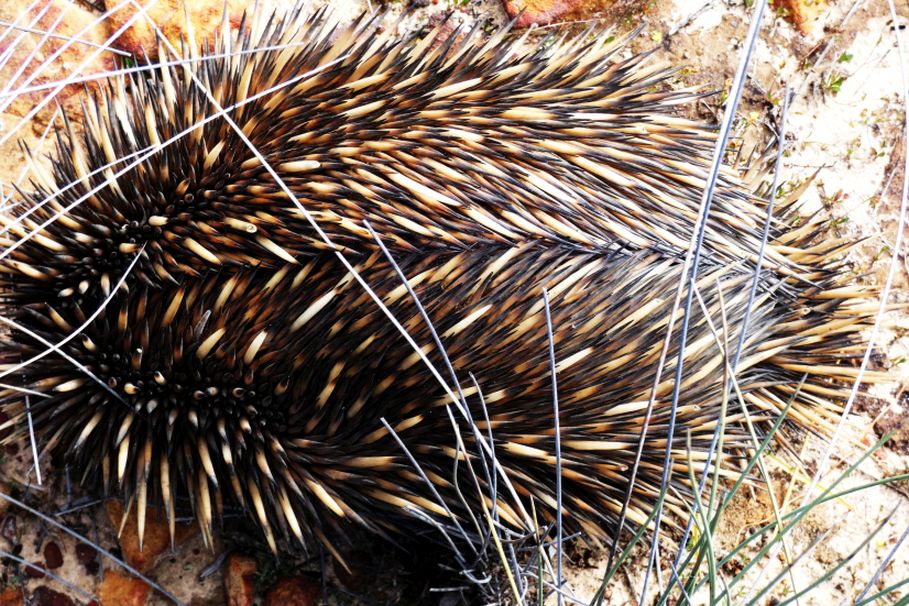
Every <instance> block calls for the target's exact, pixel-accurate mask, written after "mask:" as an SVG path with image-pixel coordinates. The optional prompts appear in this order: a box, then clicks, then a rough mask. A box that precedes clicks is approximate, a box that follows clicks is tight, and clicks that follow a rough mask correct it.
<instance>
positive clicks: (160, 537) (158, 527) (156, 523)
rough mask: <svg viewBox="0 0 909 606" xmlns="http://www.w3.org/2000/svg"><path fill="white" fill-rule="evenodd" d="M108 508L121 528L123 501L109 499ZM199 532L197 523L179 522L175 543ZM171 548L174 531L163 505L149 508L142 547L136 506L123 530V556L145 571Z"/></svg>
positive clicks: (138, 568)
mask: <svg viewBox="0 0 909 606" xmlns="http://www.w3.org/2000/svg"><path fill="white" fill-rule="evenodd" d="M106 509H107V516H108V518H109V519H110V523H111V525H112V526H113V527H114V529H115V530H119V529H120V523H121V520H122V519H123V505H122V504H121V503H120V501H117V500H115V499H111V500H109V501H108V502H107V503H106ZM196 532H198V528H197V527H196V526H195V525H194V524H177V526H176V529H175V532H174V545H179V544H181V543H183V542H184V541H186V539H188V538H189V537H191V536H193V535H194V534H196ZM168 548H170V532H169V530H168V527H167V520H166V519H165V517H164V512H163V510H161V509H154V508H149V510H148V513H147V515H146V517H145V536H144V540H143V543H142V549H139V524H138V521H137V517H136V510H135V508H133V509H132V510H131V511H130V515H129V517H128V518H127V519H126V525H125V526H124V527H123V532H122V533H121V534H120V549H121V550H122V551H123V559H124V560H126V561H127V563H129V565H130V566H132V567H133V568H135V569H136V570H138V571H140V572H145V571H147V570H148V569H150V568H151V567H152V566H154V563H155V560H156V559H157V557H158V556H159V555H161V554H162V553H164V552H165V551H166V550H167V549H168Z"/></svg>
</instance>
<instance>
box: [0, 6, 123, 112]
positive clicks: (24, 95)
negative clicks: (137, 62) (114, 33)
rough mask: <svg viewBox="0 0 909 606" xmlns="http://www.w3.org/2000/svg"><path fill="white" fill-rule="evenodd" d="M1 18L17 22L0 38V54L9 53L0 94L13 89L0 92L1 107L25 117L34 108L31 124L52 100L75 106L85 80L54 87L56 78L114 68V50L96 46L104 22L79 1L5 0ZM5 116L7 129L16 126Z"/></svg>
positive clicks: (1, 68)
mask: <svg viewBox="0 0 909 606" xmlns="http://www.w3.org/2000/svg"><path fill="white" fill-rule="evenodd" d="M0 20H2V21H5V22H7V23H13V24H15V27H14V28H13V29H12V30H11V31H10V32H9V33H8V34H7V35H6V36H4V37H3V39H2V40H0V56H3V55H4V54H5V53H9V60H8V61H5V62H3V63H0V94H2V93H3V89H4V88H5V87H6V86H10V91H9V92H15V94H7V96H4V97H0V113H5V114H9V115H11V116H16V117H23V116H27V115H29V114H30V113H32V111H33V110H35V116H36V119H35V120H33V121H32V124H33V125H34V126H36V127H40V126H43V125H45V124H47V121H48V120H49V119H50V117H51V116H53V114H54V112H55V111H56V109H57V105H56V102H59V103H60V104H61V105H62V106H63V108H64V109H74V108H78V107H79V99H80V98H81V94H80V93H81V92H82V91H83V85H82V84H81V83H72V84H69V85H67V86H64V87H62V88H61V89H60V90H59V91H56V92H55V90H56V88H57V83H60V82H62V81H66V80H72V79H78V78H85V77H90V76H91V75H93V74H98V73H100V72H104V71H108V70H111V69H113V68H114V60H113V57H114V55H113V54H112V53H111V52H110V51H109V50H101V49H99V46H102V45H103V44H104V42H105V40H106V38H107V29H106V28H105V27H104V24H103V22H102V23H100V24H98V25H95V24H94V22H95V21H96V20H97V16H96V15H94V14H93V13H91V12H90V11H88V10H85V9H83V8H82V7H81V6H80V5H79V4H78V3H75V2H72V1H70V0H48V1H46V2H38V3H35V2H31V0H3V2H0ZM5 30H6V27H5V26H4V27H0V31H5ZM29 30H30V31H29ZM37 87H45V88H40V89H39V88H37ZM55 100H56V102H55ZM39 107H40V109H38V108H39ZM70 113H71V115H73V116H76V115H78V113H79V112H76V111H73V112H70ZM6 122H7V123H6V124H5V125H4V127H5V129H11V128H12V127H14V126H15V122H13V121H12V120H10V119H9V118H7V120H6Z"/></svg>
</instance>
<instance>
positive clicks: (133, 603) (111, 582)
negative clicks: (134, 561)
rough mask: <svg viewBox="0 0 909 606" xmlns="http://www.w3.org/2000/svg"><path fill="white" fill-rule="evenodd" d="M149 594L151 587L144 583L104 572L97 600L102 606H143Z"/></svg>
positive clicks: (110, 572)
mask: <svg viewBox="0 0 909 606" xmlns="http://www.w3.org/2000/svg"><path fill="white" fill-rule="evenodd" d="M150 593H151V587H149V586H148V583H146V582H145V581H142V580H140V579H136V578H133V577H130V576H126V575H123V574H120V573H119V572H116V571H113V570H106V571H105V572H104V582H102V583H101V586H100V587H99V588H98V600H99V601H100V602H101V604H102V606H145V604H146V603H147V602H148V596H149V594H150Z"/></svg>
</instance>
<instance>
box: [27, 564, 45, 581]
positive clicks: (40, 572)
mask: <svg viewBox="0 0 909 606" xmlns="http://www.w3.org/2000/svg"><path fill="white" fill-rule="evenodd" d="M45 570H46V568H45V567H44V562H34V563H32V564H29V565H28V566H26V567H25V574H27V575H28V576H29V577H31V578H33V579H43V578H44V571H45Z"/></svg>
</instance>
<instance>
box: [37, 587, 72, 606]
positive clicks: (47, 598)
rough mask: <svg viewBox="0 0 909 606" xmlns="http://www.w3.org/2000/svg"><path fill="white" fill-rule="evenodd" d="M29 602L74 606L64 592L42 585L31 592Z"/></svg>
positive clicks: (50, 605)
mask: <svg viewBox="0 0 909 606" xmlns="http://www.w3.org/2000/svg"><path fill="white" fill-rule="evenodd" d="M31 603H32V604H34V606H76V603H75V602H73V600H72V598H71V597H69V596H68V595H66V594H65V593H60V592H59V591H54V590H53V589H51V588H49V587H45V586H43V585H42V586H41V587H38V588H37V589H35V591H34V592H33V593H32V601H31Z"/></svg>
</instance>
